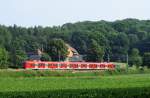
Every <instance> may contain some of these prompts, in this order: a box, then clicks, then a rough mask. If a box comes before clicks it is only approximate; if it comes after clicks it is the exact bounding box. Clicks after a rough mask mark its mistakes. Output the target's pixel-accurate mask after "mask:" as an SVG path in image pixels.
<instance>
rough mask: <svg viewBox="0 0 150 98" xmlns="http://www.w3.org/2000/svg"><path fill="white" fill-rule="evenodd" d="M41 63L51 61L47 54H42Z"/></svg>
mask: <svg viewBox="0 0 150 98" xmlns="http://www.w3.org/2000/svg"><path fill="white" fill-rule="evenodd" d="M41 61H51V57H50V56H49V55H48V54H47V53H43V54H42V56H41Z"/></svg>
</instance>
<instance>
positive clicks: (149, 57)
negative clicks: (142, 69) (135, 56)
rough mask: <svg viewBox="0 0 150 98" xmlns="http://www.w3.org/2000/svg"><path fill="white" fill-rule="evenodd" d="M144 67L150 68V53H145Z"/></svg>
mask: <svg viewBox="0 0 150 98" xmlns="http://www.w3.org/2000/svg"><path fill="white" fill-rule="evenodd" d="M143 65H144V66H148V67H150V52H145V53H144V56H143Z"/></svg>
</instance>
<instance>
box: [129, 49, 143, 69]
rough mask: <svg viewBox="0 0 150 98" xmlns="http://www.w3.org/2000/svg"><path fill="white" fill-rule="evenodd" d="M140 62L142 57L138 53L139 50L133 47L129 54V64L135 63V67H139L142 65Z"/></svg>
mask: <svg viewBox="0 0 150 98" xmlns="http://www.w3.org/2000/svg"><path fill="white" fill-rule="evenodd" d="M142 63H143V61H142V57H141V56H140V55H139V50H138V49H136V48H133V49H132V51H131V54H130V56H129V64H130V65H136V66H137V67H139V66H140V65H142Z"/></svg>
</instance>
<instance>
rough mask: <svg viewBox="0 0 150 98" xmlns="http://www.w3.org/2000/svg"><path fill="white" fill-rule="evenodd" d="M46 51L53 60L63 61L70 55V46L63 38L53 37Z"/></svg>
mask: <svg viewBox="0 0 150 98" xmlns="http://www.w3.org/2000/svg"><path fill="white" fill-rule="evenodd" d="M47 47H48V48H47V49H46V52H47V53H48V54H49V56H50V57H51V58H52V60H53V61H60V60H61V61H63V60H65V59H66V57H67V55H68V47H67V46H66V44H65V42H64V41H63V40H61V39H53V40H50V41H49V42H48V45H47Z"/></svg>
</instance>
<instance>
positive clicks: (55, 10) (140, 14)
mask: <svg viewBox="0 0 150 98" xmlns="http://www.w3.org/2000/svg"><path fill="white" fill-rule="evenodd" d="M125 18H138V19H142V20H143V19H144V20H145V19H150V0H0V24H4V25H13V24H17V25H20V26H27V27H29V26H34V25H41V26H53V25H62V24H64V23H68V22H73V23H74V22H78V21H85V20H89V21H99V20H107V21H114V20H118V19H125Z"/></svg>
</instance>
